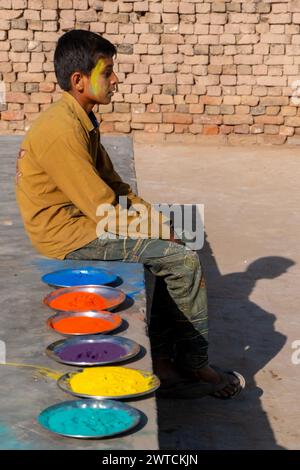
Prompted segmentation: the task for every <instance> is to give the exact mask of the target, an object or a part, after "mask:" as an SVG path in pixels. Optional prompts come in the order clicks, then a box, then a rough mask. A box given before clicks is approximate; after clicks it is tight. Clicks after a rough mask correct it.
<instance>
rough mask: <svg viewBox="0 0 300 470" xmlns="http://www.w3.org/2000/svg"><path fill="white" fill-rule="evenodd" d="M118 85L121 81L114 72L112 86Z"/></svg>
mask: <svg viewBox="0 0 300 470" xmlns="http://www.w3.org/2000/svg"><path fill="white" fill-rule="evenodd" d="M118 83H119V79H118V77H117V75H116V74H115V72H114V73H113V76H112V80H111V84H112V85H116V86H118Z"/></svg>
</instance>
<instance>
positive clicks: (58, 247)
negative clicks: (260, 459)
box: [16, 30, 243, 399]
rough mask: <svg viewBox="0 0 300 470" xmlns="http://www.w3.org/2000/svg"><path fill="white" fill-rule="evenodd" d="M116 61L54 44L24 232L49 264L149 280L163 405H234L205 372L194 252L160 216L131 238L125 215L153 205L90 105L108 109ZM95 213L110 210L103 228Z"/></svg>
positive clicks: (229, 387)
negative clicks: (130, 272)
mask: <svg viewBox="0 0 300 470" xmlns="http://www.w3.org/2000/svg"><path fill="white" fill-rule="evenodd" d="M115 55H116V48H115V46H114V45H113V44H111V43H110V42H109V41H108V40H106V39H104V38H102V37H101V36H99V35H98V34H95V33H92V32H89V31H84V30H73V31H69V32H67V33H65V34H64V35H63V36H61V37H60V39H59V41H58V44H57V47H56V50H55V54H54V65H55V73H56V77H57V81H58V83H59V85H60V87H61V88H62V90H64V91H63V95H62V98H61V99H60V100H59V101H58V102H56V103H54V104H52V105H51V106H50V107H49V108H48V109H47V110H46V111H44V112H43V113H42V114H41V115H40V116H39V118H38V119H37V120H36V121H35V122H34V123H33V125H32V126H31V128H30V130H29V131H28V133H27V135H26V136H25V139H24V141H23V142H22V145H21V149H20V152H19V157H18V162H17V178H16V179H17V184H16V192H17V200H18V204H19V207H20V211H21V215H22V218H23V221H24V225H25V229H26V231H27V233H28V235H29V237H30V239H31V241H32V243H33V245H34V246H35V247H36V248H37V250H38V251H39V252H40V253H42V254H43V255H45V256H48V257H52V258H58V259H76V260H108V261H109V260H114V261H117V260H118V261H124V262H128V263H130V262H140V263H143V264H144V265H145V266H146V267H147V268H148V269H149V270H150V271H151V272H152V273H153V274H154V275H155V276H156V281H157V282H156V287H155V292H154V299H153V307H152V312H151V319H150V327H149V331H150V338H151V343H152V356H153V365H154V371H155V372H156V373H157V374H158V375H159V377H160V379H161V382H162V387H161V390H160V394H161V396H166V397H174V398H176V397H180V398H193V397H200V396H204V395H213V396H215V397H218V398H223V399H224V398H232V397H234V396H236V395H237V394H238V393H239V392H240V391H241V389H242V387H243V378H242V376H240V375H239V374H237V373H236V372H233V371H229V372H224V371H222V370H220V369H218V368H216V367H212V366H210V365H209V363H208V355H207V348H208V341H207V335H208V325H207V302H206V289H205V282H204V277H203V273H202V268H201V265H200V262H199V259H198V255H197V253H196V252H194V251H192V250H190V249H188V248H187V247H186V246H185V245H184V243H183V242H181V240H176V239H175V237H174V232H173V231H172V230H171V234H170V236H169V238H168V239H163V236H162V232H163V228H162V226H163V225H164V224H165V223H166V219H164V218H163V217H160V218H159V224H160V225H159V235H158V236H157V237H155V238H153V237H152V238H151V231H149V230H150V229H149V224H147V226H148V229H147V230H144V229H143V228H142V229H141V230H140V231H139V232H138V233H137V234H135V236H134V237H132V236H130V235H131V233H130V230H129V227H130V224H131V223H134V222H135V221H136V218H137V215H132V214H129V212H130V207H131V206H133V205H135V204H139V205H140V206H141V205H142V206H143V207H145V208H146V209H150V208H151V206H150V204H148V203H147V202H145V201H143V200H142V199H141V198H139V197H138V196H137V195H135V194H134V193H133V192H132V190H131V188H130V186H129V185H128V184H126V183H124V182H123V181H122V179H121V178H120V176H119V175H118V174H117V173H116V171H115V170H114V168H113V165H112V163H111V160H110V158H109V156H108V154H107V152H106V151H105V149H104V148H103V146H102V145H101V143H100V136H99V129H98V127H99V124H98V122H97V120H96V117H95V115H94V113H93V111H92V110H93V107H94V105H96V104H109V103H110V102H111V98H112V96H113V94H114V91H115V90H116V89H117V85H118V78H117V76H116V74H115V73H114V70H113V66H114V62H113V58H114V56H115ZM121 196H123V197H124V196H126V197H127V201H128V205H127V207H121V205H120V203H119V198H120V197H121ZM140 206H139V207H140ZM103 207H105V208H107V207H111V208H112V209H115V211H114V210H111V211H108V214H109V215H108V216H107V217H106V218H105V219H104V218H103V211H102V210H101V208H103ZM124 213H125V215H126V217H125V218H124V217H123V216H122V217H121V215H122V214H123V215H124ZM145 213H146V215H143V216H142V219H143V220H144V221H145V220H146V221H147V222H149V221H152V213H151V214H150V217H149V214H147V212H145ZM116 214H117V215H116ZM120 214H121V215H120ZM113 218H115V220H113ZM103 220H104V221H105V223H103ZM124 220H125V222H124ZM140 227H145V224H142V223H141V224H140Z"/></svg>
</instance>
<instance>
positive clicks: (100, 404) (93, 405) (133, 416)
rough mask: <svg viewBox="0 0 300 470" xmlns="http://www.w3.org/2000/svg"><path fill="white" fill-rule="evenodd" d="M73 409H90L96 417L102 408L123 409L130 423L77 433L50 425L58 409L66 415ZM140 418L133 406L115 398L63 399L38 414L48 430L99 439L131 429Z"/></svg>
mask: <svg viewBox="0 0 300 470" xmlns="http://www.w3.org/2000/svg"><path fill="white" fill-rule="evenodd" d="M74 409H81V410H82V412H83V413H84V410H88V409H92V410H93V411H94V413H93V417H94V418H97V416H99V417H101V412H103V410H114V411H123V412H126V414H127V415H128V417H129V418H130V421H131V423H130V424H129V425H127V426H124V429H118V431H111V432H106V433H98V434H97V431H96V433H90V434H85V435H83V434H77V433H74V434H73V433H72V434H70V433H67V432H64V430H63V429H58V426H56V428H55V425H54V426H53V424H52V426H51V424H50V422H49V419H50V418H51V416H54V415H55V414H57V413H58V412H59V411H60V410H61V411H63V412H64V413H65V414H66V416H67V413H68V411H72V410H74ZM140 419H141V414H140V412H139V411H138V410H137V409H135V408H133V407H132V406H129V405H126V404H125V403H119V402H117V401H115V400H71V401H64V402H61V403H57V404H56V405H52V406H49V407H48V408H46V409H45V410H43V411H42V412H41V413H40V415H39V416H38V419H37V421H38V423H39V424H40V425H41V426H42V427H44V428H45V429H47V430H48V431H51V432H53V433H55V434H59V435H61V436H66V437H76V438H79V439H101V438H104V437H111V436H115V435H117V434H121V433H123V432H125V431H129V430H130V429H133V428H134V427H135V426H137V424H138V423H139V421H140ZM91 425H92V426H93V425H94V420H93V422H91ZM60 427H63V425H60Z"/></svg>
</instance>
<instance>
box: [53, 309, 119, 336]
mask: <svg viewBox="0 0 300 470" xmlns="http://www.w3.org/2000/svg"><path fill="white" fill-rule="evenodd" d="M73 317H76V318H78V317H89V318H100V319H101V320H106V321H109V322H111V328H107V329H106V330H101V331H96V332H95V331H94V332H91V333H90V332H86V333H63V332H62V331H59V330H57V329H56V328H55V327H54V326H55V323H57V322H58V321H60V320H64V319H65V318H73ZM121 323H122V318H121V317H120V315H117V314H116V313H108V312H106V311H104V312H103V313H102V312H93V311H88V312H64V313H56V314H55V315H52V316H51V317H49V318H48V320H47V326H48V327H49V328H50V329H51V330H52V331H55V333H59V334H60V335H63V336H83V335H97V334H99V333H101V334H105V333H110V332H112V331H114V330H116V329H117V328H119V326H120V325H121Z"/></svg>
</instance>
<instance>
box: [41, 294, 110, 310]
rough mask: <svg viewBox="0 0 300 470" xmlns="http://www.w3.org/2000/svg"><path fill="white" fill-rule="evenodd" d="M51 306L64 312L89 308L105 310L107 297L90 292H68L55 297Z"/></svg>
mask: <svg viewBox="0 0 300 470" xmlns="http://www.w3.org/2000/svg"><path fill="white" fill-rule="evenodd" d="M50 307H52V308H54V309H57V310H63V311H64V312H69V311H77V312H85V311H88V310H96V311H100V310H105V309H106V308H107V304H106V299H104V298H103V297H101V296H100V295H97V294H92V293H90V292H68V293H67V294H63V295H60V296H59V297H56V299H53V300H52V301H51V303H50Z"/></svg>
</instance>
